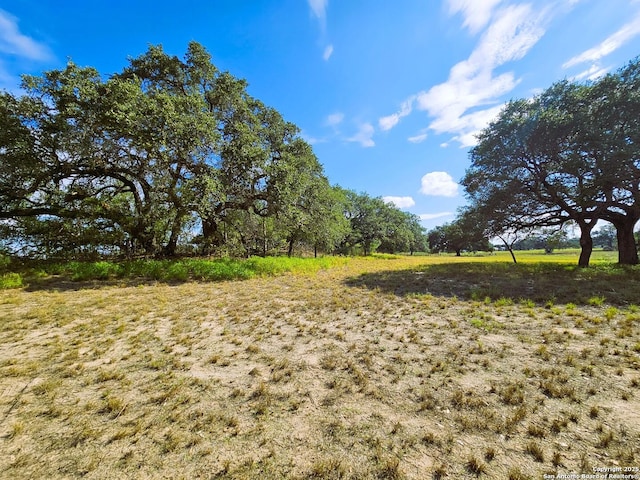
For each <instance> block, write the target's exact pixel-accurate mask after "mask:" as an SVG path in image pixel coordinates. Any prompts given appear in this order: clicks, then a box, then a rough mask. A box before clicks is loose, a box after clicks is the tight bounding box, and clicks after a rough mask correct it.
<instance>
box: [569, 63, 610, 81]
mask: <svg viewBox="0 0 640 480" xmlns="http://www.w3.org/2000/svg"><path fill="white" fill-rule="evenodd" d="M608 71H609V67H601V66H600V65H598V64H595V63H594V64H593V65H591V66H590V67H589V68H588V69H586V70H584V71H582V72H580V73H579V74H577V75H574V76H573V77H571V80H574V81H580V80H595V79H597V78H600V77H602V76H603V75H606V73H607V72H608Z"/></svg>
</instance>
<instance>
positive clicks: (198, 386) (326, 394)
mask: <svg viewBox="0 0 640 480" xmlns="http://www.w3.org/2000/svg"><path fill="white" fill-rule="evenodd" d="M430 261H431V260H430V258H427V257H422V258H406V259H398V260H370V259H362V260H352V261H350V262H348V263H347V264H345V265H343V266H339V267H334V268H332V269H329V270H325V271H320V272H318V273H313V274H305V275H293V274H286V275H283V276H280V277H276V278H255V279H250V280H246V281H236V282H225V283H193V282H186V283H182V284H177V285H166V284H156V285H140V286H129V285H127V284H122V285H110V286H104V287H102V288H100V287H96V285H95V284H94V283H92V284H91V285H83V284H81V283H76V284H73V287H74V289H66V288H61V289H56V288H55V285H54V284H48V285H47V288H46V289H41V290H37V289H32V290H31V291H30V290H27V289H15V290H5V291H0V319H1V320H0V392H1V394H2V395H1V397H0V415H1V416H0V422H1V423H0V472H3V474H2V475H4V476H5V477H6V478H16V479H20V478H75V477H88V478H238V479H246V478H256V479H257V478H260V479H263V478H266V479H269V478H273V479H276V478H294V479H315V478H317V479H333V478H336V479H347V478H353V479H355V478H389V479H399V478H407V479H423V478H477V477H480V478H494V479H504V478H513V479H519V478H542V475H543V474H544V473H549V472H560V473H567V472H582V471H584V472H585V473H591V472H592V470H591V469H592V468H593V467H607V466H611V467H613V466H616V465H619V466H637V465H638V464H639V463H640V447H639V446H640V387H639V385H640V372H639V370H640V309H639V308H638V307H636V306H634V305H631V304H629V303H628V302H627V303H625V302H624V301H621V300H620V299H621V297H620V296H618V297H615V298H616V302H615V305H613V304H610V303H609V302H608V300H607V292H606V291H602V290H598V289H596V290H594V291H585V289H584V283H579V282H583V281H584V279H583V278H582V277H580V278H577V279H575V278H570V279H569V280H568V281H567V282H566V283H568V284H572V283H578V284H577V285H563V286H562V288H563V290H562V292H563V293H562V295H564V296H566V295H569V293H568V292H570V288H573V287H575V288H577V289H580V288H581V293H580V295H579V296H576V298H575V299H574V300H573V301H572V302H570V301H567V300H566V299H565V297H562V298H560V299H559V298H556V299H555V300H553V301H552V300H551V299H542V298H539V297H540V292H541V290H540V289H539V288H538V285H536V284H533V285H531V284H530V283H528V282H529V281H530V279H529V278H528V277H527V278H526V279H525V280H526V281H525V283H524V284H523V285H524V287H523V288H524V290H522V291H519V292H518V293H517V296H516V295H510V294H511V293H512V292H513V290H512V291H509V290H503V291H501V292H500V294H499V295H498V294H496V295H495V296H492V295H484V294H482V295H478V292H480V291H481V289H484V290H487V289H488V288H489V286H487V285H485V286H483V284H482V282H485V281H487V279H486V278H485V277H484V276H483V277H482V278H476V279H475V282H474V278H473V277H468V278H467V282H466V283H465V284H464V285H461V286H459V287H456V285H455V283H454V281H453V280H455V279H456V278H458V275H459V272H460V270H463V269H464V268H463V267H462V266H461V265H463V264H462V263H457V264H455V266H454V267H452V269H451V270H449V276H448V277H447V274H446V269H445V267H444V266H443V265H439V266H437V268H436V269H431V268H432V267H429V266H424V264H425V262H430ZM438 261H441V260H438ZM454 261H458V260H454ZM478 261H479V262H481V260H478ZM467 270H468V271H469V275H473V274H474V272H475V274H477V272H478V271H477V270H476V269H474V268H470V267H469V268H467ZM443 272H444V273H443ZM543 273H544V272H543ZM631 274H633V275H637V274H638V272H635V273H633V272H631ZM581 275H583V276H584V275H585V274H581ZM376 279H377V280H378V282H377V283H376ZM534 281H535V279H534ZM547 281H549V277H545V278H540V282H541V284H543V285H544V284H545V282H547ZM439 283H440V285H439V286H438V284H439ZM473 283H475V284H476V286H475V287H473V288H475V290H474V289H473V288H471V287H469V285H471V284H473ZM434 285H436V286H437V288H432V286H434ZM478 285H479V286H478ZM636 285H637V284H636ZM65 286H68V285H65ZM470 288H471V291H472V294H471V295H467V294H466V293H468V292H469V291H470V290H469V289H470ZM526 288H530V291H531V295H529V296H527V294H526V293H527V290H526ZM540 288H542V287H540ZM545 288H548V286H546V287H545ZM598 288H600V287H598ZM587 290H588V289H587ZM636 291H637V290H636ZM465 292H466V293H465ZM547 293H551V294H552V293H553V292H547ZM583 296H584V297H585V298H584V299H583V298H582V297H583ZM578 297H580V298H578ZM600 297H604V300H602V301H600V300H598V299H599V298H600ZM591 298H593V301H592V302H589V301H588V300H589V299H591ZM569 303H571V305H568V304H569Z"/></svg>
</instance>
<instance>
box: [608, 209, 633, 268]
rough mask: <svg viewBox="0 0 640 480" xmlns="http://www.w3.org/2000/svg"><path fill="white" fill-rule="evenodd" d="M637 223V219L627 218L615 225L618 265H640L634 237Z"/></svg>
mask: <svg viewBox="0 0 640 480" xmlns="http://www.w3.org/2000/svg"><path fill="white" fill-rule="evenodd" d="M637 221H638V219H636V218H633V217H625V221H623V222H616V223H614V226H615V227H616V235H617V237H618V263H619V264H621V265H637V264H638V249H637V247H636V239H635V236H634V235H633V228H634V227H635V226H636V223H637Z"/></svg>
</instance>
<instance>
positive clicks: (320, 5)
mask: <svg viewBox="0 0 640 480" xmlns="http://www.w3.org/2000/svg"><path fill="white" fill-rule="evenodd" d="M307 2H308V3H309V7H310V8H311V11H312V12H313V15H314V16H315V17H316V18H317V19H318V21H319V22H320V26H321V27H322V28H323V29H324V27H325V25H326V21H327V6H328V4H329V0H307Z"/></svg>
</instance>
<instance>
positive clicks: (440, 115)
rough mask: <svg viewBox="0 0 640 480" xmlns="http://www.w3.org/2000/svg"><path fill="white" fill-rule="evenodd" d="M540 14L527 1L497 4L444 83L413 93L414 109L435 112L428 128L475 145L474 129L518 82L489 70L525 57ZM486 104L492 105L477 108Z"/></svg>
mask: <svg viewBox="0 0 640 480" xmlns="http://www.w3.org/2000/svg"><path fill="white" fill-rule="evenodd" d="M463 3H464V2H461V4H463ZM464 4H465V5H466V3H464ZM489 11H491V9H489ZM545 18H546V12H545V11H544V10H543V11H541V12H535V11H534V10H533V7H532V6H531V5H530V4H523V5H511V6H507V7H504V8H501V9H498V10H497V11H496V12H495V13H494V14H493V17H492V20H491V22H490V24H489V26H488V28H487V29H486V31H485V32H484V33H483V35H482V37H481V39H480V42H479V43H478V45H477V46H476V48H475V49H474V51H473V52H472V53H471V55H470V56H469V58H468V59H467V60H464V61H462V62H460V63H458V64H456V65H454V67H453V68H452V69H451V71H450V72H449V79H448V80H447V81H446V82H444V83H441V84H439V85H435V86H433V87H432V88H430V89H429V90H428V91H425V92H421V93H419V94H418V95H417V100H416V101H417V108H418V109H420V110H425V111H427V112H428V114H429V115H430V116H432V117H434V120H433V122H432V123H431V124H430V125H429V128H431V129H432V130H435V131H436V132H437V133H453V134H455V137H454V139H455V140H457V141H459V142H460V143H461V144H462V145H463V146H471V145H474V144H475V135H476V134H477V132H478V131H479V130H481V129H482V128H483V127H485V126H486V125H487V123H488V121H490V120H491V119H492V118H493V116H495V115H496V114H497V113H498V112H499V110H500V107H499V106H496V104H497V103H499V101H500V97H502V96H503V95H505V94H506V93H508V92H510V91H511V90H513V89H514V88H515V87H516V85H517V84H518V82H519V80H518V79H516V78H515V76H514V74H513V72H506V73H502V74H500V75H497V76H495V75H494V72H493V71H494V69H495V68H497V67H499V66H502V65H504V64H505V63H508V62H512V61H515V60H519V59H521V58H522V57H524V56H525V55H526V54H527V52H528V51H529V50H530V49H531V48H532V47H533V46H534V45H535V44H536V43H537V42H538V40H539V39H540V38H541V37H542V36H543V35H544V26H543V25H544V22H545ZM485 105H490V106H491V107H490V108H487V109H482V110H478V107H483V106H485ZM470 110H473V111H472V113H467V112H469V111H470Z"/></svg>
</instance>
